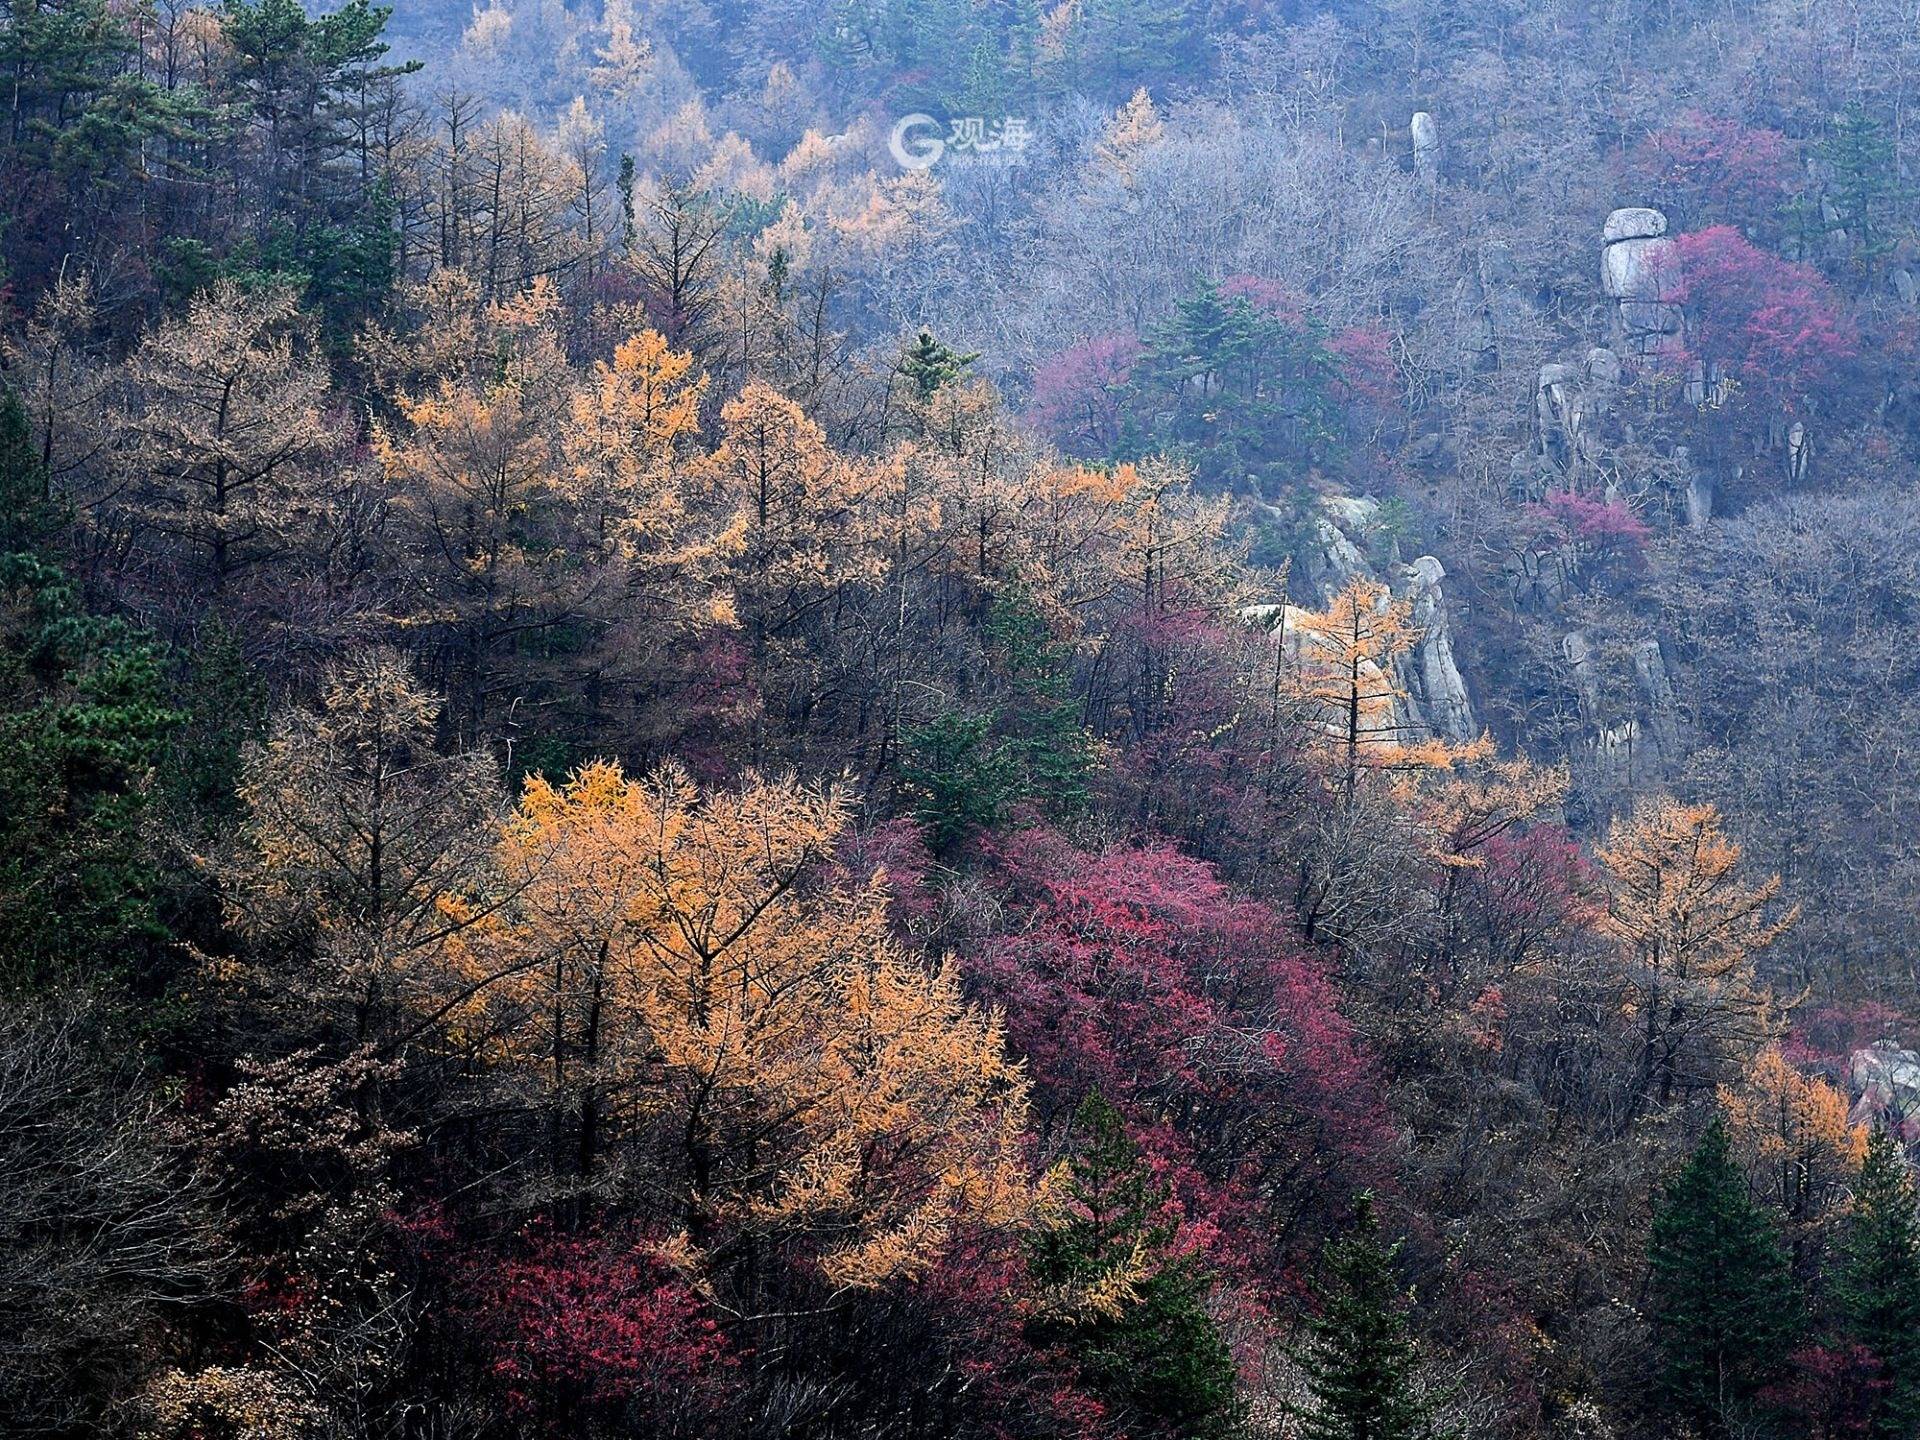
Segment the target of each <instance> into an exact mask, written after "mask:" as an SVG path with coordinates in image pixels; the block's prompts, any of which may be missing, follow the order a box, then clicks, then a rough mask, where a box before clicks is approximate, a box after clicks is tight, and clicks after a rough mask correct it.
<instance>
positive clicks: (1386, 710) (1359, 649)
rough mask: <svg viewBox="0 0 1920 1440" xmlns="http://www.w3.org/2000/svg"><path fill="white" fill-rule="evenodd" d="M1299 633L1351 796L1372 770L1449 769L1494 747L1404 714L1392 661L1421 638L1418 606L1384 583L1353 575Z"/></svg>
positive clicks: (1304, 674)
mask: <svg viewBox="0 0 1920 1440" xmlns="http://www.w3.org/2000/svg"><path fill="white" fill-rule="evenodd" d="M1293 632H1294V641H1295V643H1296V644H1297V647H1298V657H1299V665H1298V668H1299V685H1300V687H1301V690H1302V694H1303V697H1304V699H1305V700H1306V702H1307V704H1308V706H1309V709H1310V711H1314V712H1317V713H1318V716H1319V719H1318V721H1317V725H1318V728H1320V729H1321V730H1323V731H1324V732H1325V734H1326V735H1327V737H1328V740H1329V742H1330V745H1331V749H1332V751H1333V757H1334V758H1333V763H1334V767H1335V772H1336V775H1337V777H1338V783H1339V786H1340V791H1341V794H1342V795H1343V796H1345V797H1346V798H1347V799H1348V800H1351V799H1352V798H1353V795H1354V793H1355V790H1356V788H1357V787H1358V785H1359V782H1360V779H1361V777H1362V776H1363V775H1365V774H1367V773H1368V772H1385V773H1406V772H1412V771H1427V770H1447V769H1451V768H1452V767H1453V766H1455V765H1457V764H1459V763H1461V762H1463V761H1468V760H1482V759H1485V758H1487V757H1488V756H1489V755H1490V754H1491V753H1492V742H1491V741H1490V740H1489V739H1487V738H1486V737H1484V736H1483V737H1482V738H1481V739H1480V740H1478V741H1476V742H1474V743H1473V744H1472V745H1467V746H1456V745H1450V744H1448V743H1447V742H1445V741H1443V740H1438V739H1434V738H1432V737H1430V736H1428V735H1426V734H1425V733H1423V732H1421V731H1419V730H1418V729H1416V728H1415V727H1412V726H1409V725H1408V724H1407V723H1406V721H1405V720H1404V719H1403V717H1402V714H1401V708H1400V702H1401V701H1402V700H1404V699H1405V698H1406V696H1405V692H1404V691H1402V690H1401V689H1400V687H1399V684H1398V682H1397V681H1396V680H1395V679H1394V665H1395V663H1396V662H1397V661H1398V660H1399V659H1400V657H1401V656H1402V655H1405V654H1406V653H1407V652H1408V651H1409V650H1411V649H1412V648H1413V647H1414V646H1415V645H1417V644H1419V643H1420V636H1421V631H1420V629H1419V627H1418V626H1416V625H1415V624H1414V623H1413V607H1412V606H1411V605H1410V604H1408V603H1407V602H1406V601H1404V600H1396V599H1395V598H1394V596H1393V592H1392V591H1390V590H1389V589H1388V588H1387V587H1386V586H1385V585H1382V584H1380V583H1379V582H1378V581H1375V580H1368V579H1365V578H1363V577H1357V578H1355V579H1354V580H1352V581H1350V582H1349V583H1348V585H1347V587H1346V589H1344V590H1342V591H1341V592H1340V593H1339V594H1338V595H1336V596H1334V597H1333V602H1332V603H1331V604H1330V605H1328V606H1327V608H1326V609H1325V610H1321V611H1309V612H1306V613H1304V614H1302V615H1300V616H1298V617H1297V618H1295V620H1294V626H1293ZM1457 798H1458V799H1459V800H1460V801H1461V802H1463V803H1470V801H1471V797H1469V796H1466V795H1462V796H1460V797H1457ZM1487 798H1489V799H1491V798H1492V797H1491V796H1489V797H1487Z"/></svg>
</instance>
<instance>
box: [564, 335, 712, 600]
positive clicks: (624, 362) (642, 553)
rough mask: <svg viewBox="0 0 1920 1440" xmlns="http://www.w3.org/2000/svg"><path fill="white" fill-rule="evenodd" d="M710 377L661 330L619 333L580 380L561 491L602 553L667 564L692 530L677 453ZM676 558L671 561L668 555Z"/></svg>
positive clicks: (691, 431) (691, 432)
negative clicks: (609, 353)
mask: <svg viewBox="0 0 1920 1440" xmlns="http://www.w3.org/2000/svg"><path fill="white" fill-rule="evenodd" d="M705 393H706V376H705V375H696V374H694V373H693V356H692V355H690V354H688V353H686V352H684V351H676V350H674V349H672V348H671V347H670V346H669V345H668V344H667V342H666V338H665V337H664V336H662V335H660V334H659V333H658V332H657V331H653V330H645V331H642V332H641V333H639V334H637V335H633V336H629V337H628V338H627V339H626V340H624V341H622V342H621V343H620V344H619V345H618V346H617V347H616V348H615V350H614V352H613V360H612V362H611V363H608V362H607V361H604V360H602V361H598V362H596V363H595V364H594V367H593V369H592V371H591V372H589V374H588V375H587V376H586V377H585V378H584V380H583V381H582V383H580V384H579V385H578V386H576V387H575V389H574V392H573V395H572V398H571V402H570V404H569V407H568V415H567V423H566V426H565V430H564V433H563V435H562V437H561V451H562V454H563V455H564V457H565V459H566V470H565V480H564V483H563V486H562V493H563V494H564V495H565V496H566V498H567V499H568V500H570V501H571V502H572V503H573V504H575V505H576V506H578V507H579V508H580V510H581V512H582V514H583V517H584V519H585V521H586V525H587V528H588V531H589V534H590V536H591V538H592V540H593V542H594V544H595V546H596V548H597V550H598V551H599V554H600V557H601V558H602V559H606V558H610V557H611V556H612V555H613V554H615V553H625V554H627V555H630V556H634V557H636V558H638V559H640V560H641V561H642V563H644V564H648V565H650V566H651V565H655V564H659V563H663V562H665V561H666V560H667V557H668V556H671V555H673V554H675V553H676V552H678V551H679V550H680V549H682V548H683V541H684V538H685V534H686V531H687V529H688V518H689V517H688V514H687V506H686V502H685V498H684V497H683V495H682V493H681V484H680V478H681V477H680V466H679V461H680V459H681V456H682V452H683V451H684V450H685V449H686V447H687V444H688V442H689V441H690V440H692V439H693V437H694V436H696V435H697V434H698V432H699V428H700V401H701V397H702V396H703V395H704V394H705ZM669 563H670V562H669Z"/></svg>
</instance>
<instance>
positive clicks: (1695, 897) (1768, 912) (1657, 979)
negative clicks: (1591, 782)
mask: <svg viewBox="0 0 1920 1440" xmlns="http://www.w3.org/2000/svg"><path fill="white" fill-rule="evenodd" d="M1597 854H1598V858H1599V860H1600V863H1601V865H1602V866H1603V867H1604V868H1605V870H1606V872H1607V879H1608V890H1609V901H1608V905H1607V910H1606V913H1605V915H1604V916H1603V917H1602V918H1601V921H1600V928H1601V931H1602V933H1603V934H1605V935H1607V936H1608V937H1610V938H1611V939H1612V940H1613V942H1614V945H1615V947H1616V949H1617V952H1618V955H1619V958H1620V963H1621V965H1622V968H1623V973H1624V978H1625V981H1626V985H1627V992H1628V996H1629V1000H1628V1004H1629V1008H1630V1009H1631V1010H1632V1011H1633V1012H1634V1013H1635V1014H1636V1015H1637V1016H1638V1017H1639V1019H1640V1022H1641V1025H1642V1035H1643V1039H1642V1043H1641V1060H1640V1087H1639V1088H1640V1098H1641V1100H1642V1102H1645V1101H1648V1100H1651V1101H1653V1102H1655V1103H1658V1104H1660V1105H1665V1104H1666V1103H1668V1101H1670V1100H1671V1099H1672V1098H1673V1095H1674V1092H1675V1091H1676V1090H1677V1089H1679V1090H1687V1089H1696V1088H1699V1087H1701V1086H1704V1085H1710V1084H1712V1083H1713V1082H1714V1076H1715V1074H1716V1073H1717V1072H1718V1071H1719V1070H1720V1069H1721V1067H1722V1066H1723V1065H1724V1064H1725V1063H1726V1061H1727V1059H1728V1058H1729V1057H1730V1056H1734V1055H1739V1054H1751V1053H1752V1052H1753V1051H1754V1050H1755V1049H1756V1048H1757V1047H1758V1046H1759V1045H1761V1044H1762V1043H1763V1042H1764V1041H1765V1039H1766V1038H1767V1034H1768V1030H1769V1028H1770V1008H1771V997H1770V996H1769V994H1768V992H1767V991H1766V990H1765V988H1764V987H1763V986H1762V985H1761V984H1760V982H1759V981H1758V980H1757V979H1756V977H1755V975H1754V968H1753V965H1754V957H1755V956H1756V955H1758V954H1759V953H1760V952H1761V951H1763V950H1765V949H1766V948H1767V946H1769V945H1771V944H1772V943H1773V942H1774V941H1775V940H1776V939H1778V938H1779V937H1780V935H1781V934H1782V933H1783V932H1784V931H1785V930H1786V929H1787V927H1788V926H1789V925H1791V924H1792V923H1793V921H1794V919H1795V918H1796V917H1797V915H1798V911H1797V910H1795V911H1790V912H1788V913H1787V914H1785V915H1783V916H1780V917H1779V918H1777V919H1776V918H1773V917H1774V911H1775V909H1776V904H1775V902H1776V900H1777V898H1778V896H1779V893H1780V878H1779V877H1778V876H1777V875H1776V876H1774V877H1772V878H1770V879H1768V880H1764V881H1762V882H1761V883H1760V884H1758V885H1750V884H1748V883H1747V882H1746V881H1745V880H1744V879H1743V878H1742V876H1741V873H1740V847H1739V846H1738V845H1737V844H1735V843H1734V842H1733V841H1732V840H1731V839H1729V838H1728V837H1727V835H1726V833H1725V832H1724V831H1723V830H1722V829H1721V826H1720V812H1719V811H1718V810H1716V809H1715V808H1714V807H1713V806H1711V805H1682V804H1679V803H1678V802H1676V801H1675V800H1673V799H1672V798H1670V797H1667V796H1659V797H1656V798H1652V799H1649V800H1645V801H1642V802H1641V804H1640V805H1639V806H1637V807H1636V808H1635V810H1634V812H1633V814H1632V815H1631V816H1629V817H1627V818H1625V819H1623V820H1620V821H1617V822H1615V824H1614V826H1613V829H1612V830H1611V831H1610V832H1609V834H1608V837H1607V843H1606V844H1605V845H1603V846H1602V847H1600V849H1599V851H1598V852H1597Z"/></svg>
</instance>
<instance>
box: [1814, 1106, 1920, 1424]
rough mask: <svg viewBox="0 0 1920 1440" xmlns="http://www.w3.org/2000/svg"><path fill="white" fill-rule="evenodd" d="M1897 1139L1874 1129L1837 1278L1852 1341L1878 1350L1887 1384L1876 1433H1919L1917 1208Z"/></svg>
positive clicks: (1919, 1225)
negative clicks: (1854, 1340)
mask: <svg viewBox="0 0 1920 1440" xmlns="http://www.w3.org/2000/svg"><path fill="white" fill-rule="evenodd" d="M1915 1206H1916V1199H1915V1194H1914V1185H1913V1178H1912V1176H1910V1175H1909V1174H1908V1173H1907V1162H1906V1159H1905V1157H1904V1156H1903V1155H1902V1154H1901V1153H1900V1142H1899V1141H1898V1140H1896V1139H1894V1137H1893V1135H1892V1134H1891V1133H1890V1132H1888V1131H1886V1130H1884V1129H1881V1130H1875V1131H1874V1133H1873V1138H1872V1139H1871V1140H1870V1141H1869V1142H1868V1144H1867V1159H1866V1164H1865V1165H1863V1166H1862V1167H1861V1170H1860V1183H1859V1186H1858V1188H1857V1189H1856V1190H1855V1192H1854V1197H1853V1215H1852V1218H1851V1220H1850V1222H1849V1223H1848V1226H1847V1233H1846V1240H1845V1244H1844V1248H1843V1250H1842V1258H1841V1269H1840V1277H1839V1281H1838V1283H1837V1284H1836V1285H1835V1287H1834V1298H1835V1299H1836V1300H1837V1301H1838V1302H1839V1305H1840V1313H1841V1315H1842V1316H1843V1317H1844V1318H1845V1321H1846V1326H1847V1329H1848V1331H1849V1332H1850V1333H1851V1334H1852V1336H1853V1338H1854V1339H1856V1340H1858V1341H1859V1342H1860V1343H1861V1344H1862V1345H1865V1346H1866V1347H1867V1348H1868V1349H1869V1350H1871V1351H1872V1352H1873V1353H1874V1356H1875V1357H1876V1358H1877V1359H1878V1360H1879V1362H1880V1368H1881V1375H1882V1378H1883V1379H1884V1380H1885V1381H1886V1384H1887V1388H1886V1390H1885V1391H1884V1393H1882V1394H1880V1395H1878V1396H1876V1397H1875V1400H1874V1415H1873V1433H1874V1434H1875V1435H1876V1436H1880V1437H1883V1440H1909V1437H1911V1436H1913V1435H1914V1434H1916V1433H1920V1211H1917V1210H1916V1208H1915Z"/></svg>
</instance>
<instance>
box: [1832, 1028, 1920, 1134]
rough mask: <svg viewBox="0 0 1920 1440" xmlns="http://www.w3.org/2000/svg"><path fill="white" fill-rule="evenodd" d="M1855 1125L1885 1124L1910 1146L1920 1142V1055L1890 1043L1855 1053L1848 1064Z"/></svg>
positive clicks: (1850, 1118) (1848, 1079) (1869, 1047)
mask: <svg viewBox="0 0 1920 1440" xmlns="http://www.w3.org/2000/svg"><path fill="white" fill-rule="evenodd" d="M1847 1084H1848V1087H1849V1088H1850V1089H1851V1090H1852V1092H1853V1095H1854V1102H1853V1113H1852V1114H1851V1115H1849V1116H1848V1117H1847V1118H1848V1119H1849V1120H1851V1121H1852V1122H1853V1123H1854V1124H1856V1125H1885V1126H1887V1127H1888V1128H1889V1129H1891V1130H1892V1131H1893V1132H1894V1133H1895V1134H1896V1135H1898V1136H1899V1137H1900V1138H1901V1139H1902V1140H1905V1141H1907V1142H1908V1143H1909V1144H1911V1143H1912V1142H1913V1141H1915V1140H1916V1139H1920V1055H1916V1054H1914V1052H1913V1051H1911V1050H1903V1049H1901V1047H1900V1046H1899V1045H1897V1044H1895V1043H1894V1042H1893V1041H1891V1040H1877V1041H1875V1042H1874V1043H1873V1044H1871V1045H1869V1046H1867V1047H1866V1048H1865V1049H1863V1050H1856V1051H1854V1052H1853V1054H1852V1056H1851V1057H1850V1058H1849V1059H1848V1061H1847Z"/></svg>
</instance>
